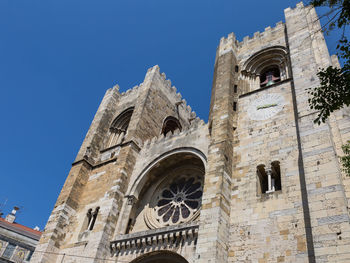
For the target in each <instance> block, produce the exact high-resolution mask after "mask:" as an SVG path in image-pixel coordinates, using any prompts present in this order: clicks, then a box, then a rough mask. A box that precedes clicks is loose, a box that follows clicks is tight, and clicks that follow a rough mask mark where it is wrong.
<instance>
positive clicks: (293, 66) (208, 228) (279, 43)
mask: <svg viewBox="0 0 350 263" xmlns="http://www.w3.org/2000/svg"><path fill="white" fill-rule="evenodd" d="M284 15H285V22H279V23H277V24H276V25H275V26H274V27H267V28H265V30H264V32H256V33H255V34H254V36H252V37H245V38H244V39H243V40H242V41H238V40H237V39H236V37H235V35H234V34H233V33H231V34H229V35H228V36H227V37H223V38H221V40H220V42H219V44H218V47H217V50H216V58H215V62H214V73H213V85H212V92H211V102H210V112H209V120H208V123H205V122H204V121H202V120H200V119H199V118H198V117H196V114H195V113H194V112H193V111H192V109H191V107H190V106H189V105H187V103H186V100H185V99H183V98H182V96H181V94H180V93H178V92H177V91H176V88H175V87H173V86H172V85H171V82H170V80H168V79H167V78H166V75H165V74H164V73H161V72H160V69H159V67H158V66H154V67H152V68H150V69H149V70H148V71H147V73H146V76H145V79H144V81H143V82H142V83H141V84H140V85H139V86H136V87H134V88H132V89H129V90H128V91H126V92H123V93H121V92H119V87H118V86H115V87H113V88H112V89H109V90H107V92H106V94H105V96H104V98H103V100H102V102H101V104H100V106H99V108H98V110H97V113H96V115H95V117H94V119H93V121H92V124H91V126H90V128H89V130H88V132H87V135H86V137H85V139H84V141H83V143H82V145H81V148H80V150H79V152H78V154H77V157H76V159H75V161H74V162H73V164H72V167H71V170H70V172H69V174H68V177H67V179H66V181H65V184H64V186H63V188H62V191H61V193H60V194H59V196H58V199H57V202H56V204H55V206H54V208H53V211H52V213H51V216H50V217H49V219H48V222H47V225H46V227H45V230H44V232H43V234H42V236H41V239H40V242H39V244H38V246H37V247H36V250H35V252H34V254H33V257H32V260H31V262H34V263H60V262H63V263H73V262H77V263H78V262H83V263H90V262H91V263H92V262H98V263H103V262H115V263H126V262H130V263H160V262H164V263H208V262H210V263H229V262H230V263H231V262H232V263H233V262H247V263H248V262H249V263H267V262H293V263H295V262H350V224H349V223H350V221H349V205H350V178H349V177H347V176H346V175H345V174H344V172H343V170H342V166H341V163H340V161H339V156H342V155H343V153H342V150H341V146H342V145H343V144H344V143H346V141H347V140H349V139H350V111H349V109H348V108H344V109H342V110H340V111H337V112H335V113H333V114H331V116H330V118H329V119H328V120H327V121H326V123H324V124H321V125H318V124H315V123H314V122H313V121H314V120H315V119H316V116H317V112H316V111H314V110H311V109H310V108H309V105H308V97H309V95H308V89H309V88H313V87H316V86H318V85H319V80H318V77H317V75H316V73H317V71H318V70H319V68H324V67H327V66H329V65H333V66H337V67H339V62H338V60H337V57H336V56H330V55H329V53H328V49H327V46H326V42H325V39H324V36H323V33H322V31H321V26H320V23H319V19H318V17H317V14H316V12H315V9H314V8H313V7H311V6H304V5H303V4H302V3H299V4H297V6H296V7H293V8H287V9H285V10H284Z"/></svg>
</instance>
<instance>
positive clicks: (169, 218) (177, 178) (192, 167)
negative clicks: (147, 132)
mask: <svg viewBox="0 0 350 263" xmlns="http://www.w3.org/2000/svg"><path fill="white" fill-rule="evenodd" d="M204 173H205V168H204V163H203V161H202V159H201V158H199V157H198V156H197V155H195V154H193V153H189V152H181V153H174V154H172V155H170V156H167V157H166V158H163V159H161V160H159V161H158V162H156V163H155V164H154V165H153V166H152V168H150V169H149V170H148V171H147V172H146V173H145V174H144V176H143V177H142V178H140V180H139V181H138V189H134V191H139V194H138V195H137V199H138V202H136V203H135V204H134V206H133V208H132V210H131V213H130V218H129V219H128V227H127V229H126V231H127V232H128V233H133V232H139V231H145V230H148V229H155V228H162V227H167V226H172V225H179V224H182V223H188V222H192V221H195V220H197V219H198V217H199V213H200V208H201V201H202V194H203V183H204Z"/></svg>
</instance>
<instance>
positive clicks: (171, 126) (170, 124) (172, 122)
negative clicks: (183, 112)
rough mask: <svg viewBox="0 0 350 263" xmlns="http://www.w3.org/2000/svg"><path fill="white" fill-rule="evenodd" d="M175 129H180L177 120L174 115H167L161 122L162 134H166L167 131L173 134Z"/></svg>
mask: <svg viewBox="0 0 350 263" xmlns="http://www.w3.org/2000/svg"><path fill="white" fill-rule="evenodd" d="M176 130H179V131H181V130H182V127H181V124H180V122H179V120H178V119H176V118H175V117H171V116H169V117H167V118H166V119H165V120H164V122H163V128H162V134H164V135H167V134H168V133H169V132H171V133H172V134H174V132H175V131H176Z"/></svg>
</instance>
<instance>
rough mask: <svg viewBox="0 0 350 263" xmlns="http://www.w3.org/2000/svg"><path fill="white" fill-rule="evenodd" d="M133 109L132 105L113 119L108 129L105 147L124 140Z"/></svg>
mask: <svg viewBox="0 0 350 263" xmlns="http://www.w3.org/2000/svg"><path fill="white" fill-rule="evenodd" d="M133 111H134V108H133V107H132V108H129V109H127V110H125V111H124V112H122V113H121V114H119V116H118V117H117V118H116V119H115V120H114V121H113V123H112V125H111V127H110V129H109V130H110V134H111V135H110V138H109V142H108V145H107V147H112V146H114V145H117V144H121V143H122V142H123V141H124V139H125V135H126V132H127V130H128V127H129V123H130V119H131V116H132V113H133Z"/></svg>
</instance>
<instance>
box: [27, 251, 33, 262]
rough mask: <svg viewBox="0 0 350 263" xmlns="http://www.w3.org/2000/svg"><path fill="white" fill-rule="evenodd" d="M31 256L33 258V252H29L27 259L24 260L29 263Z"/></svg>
mask: <svg viewBox="0 0 350 263" xmlns="http://www.w3.org/2000/svg"><path fill="white" fill-rule="evenodd" d="M32 256H33V251H32V250H31V251H29V253H28V255H27V257H26V260H27V261H30V259H31V258H32Z"/></svg>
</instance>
